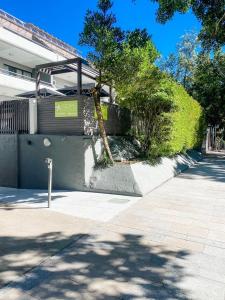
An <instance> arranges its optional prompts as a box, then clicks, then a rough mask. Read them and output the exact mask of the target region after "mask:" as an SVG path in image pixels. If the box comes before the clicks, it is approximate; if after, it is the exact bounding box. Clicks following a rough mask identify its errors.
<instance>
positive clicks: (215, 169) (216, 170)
mask: <svg viewBox="0 0 225 300" xmlns="http://www.w3.org/2000/svg"><path fill="white" fill-rule="evenodd" d="M200 177H203V178H205V179H207V180H210V181H217V182H225V155H224V156H223V155H213V154H212V155H210V154H208V155H206V156H205V158H204V161H203V163H202V164H200V165H198V167H194V168H190V169H188V170H187V171H186V172H185V173H183V174H181V176H180V178H185V179H199V178H200Z"/></svg>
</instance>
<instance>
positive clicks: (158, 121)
mask: <svg viewBox="0 0 225 300" xmlns="http://www.w3.org/2000/svg"><path fill="white" fill-rule="evenodd" d="M118 94H119V93H118ZM119 95H120V94H119ZM120 96H121V95H120ZM120 99H121V100H120V104H121V105H124V106H126V107H128V108H129V109H130V110H131V114H132V130H131V134H132V135H133V136H135V137H136V138H137V139H139V141H140V142H141V146H142V152H143V155H144V156H145V157H147V158H148V159H150V160H152V159H154V158H157V157H161V156H171V155H174V154H176V153H179V152H185V151H186V150H188V149H193V148H198V147H199V146H200V145H201V142H202V138H203V131H204V118H203V111H202V108H201V106H200V105H199V103H198V102H197V101H196V100H194V99H193V98H192V97H191V96H190V95H189V94H188V93H187V92H186V91H185V89H184V88H183V86H181V85H180V84H178V83H176V82H174V81H173V80H172V79H170V78H168V77H167V76H165V75H164V74H162V73H161V72H159V70H157V68H156V67H152V69H151V70H150V69H149V72H148V75H147V76H146V74H144V76H140V77H139V78H136V80H135V82H132V83H131V84H130V85H128V86H126V90H125V93H124V91H123V93H122V97H121V98H120Z"/></svg>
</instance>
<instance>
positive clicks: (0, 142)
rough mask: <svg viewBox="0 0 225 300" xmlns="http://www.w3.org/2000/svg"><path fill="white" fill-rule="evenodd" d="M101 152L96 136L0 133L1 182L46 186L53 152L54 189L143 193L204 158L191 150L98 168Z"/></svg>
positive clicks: (38, 186) (38, 187) (39, 187)
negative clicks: (154, 162) (150, 161)
mask: <svg viewBox="0 0 225 300" xmlns="http://www.w3.org/2000/svg"><path fill="white" fill-rule="evenodd" d="M45 138H48V139H49V140H50V142H51V145H50V146H49V147H46V146H44V139H45ZM17 141H18V145H17ZM17 149H18V152H17ZM101 152H102V143H101V141H100V140H99V139H97V138H96V137H95V138H93V139H92V138H91V137H85V136H64V135H19V136H18V140H17V136H16V135H8V136H7V135H1V136H0V186H9V187H16V186H19V187H20V188H33V189H46V188H47V182H48V169H47V166H46V164H45V158H47V157H50V158H52V159H53V188H54V189H72V190H80V191H93V192H104V193H117V194H130V195H145V194H146V193H148V192H150V191H151V190H153V189H155V188H156V187H157V186H159V185H161V184H162V183H164V182H165V181H167V180H169V179H170V178H172V177H174V176H175V175H176V174H177V173H179V172H181V171H183V170H184V169H186V168H188V167H189V166H191V165H193V164H194V163H196V162H197V161H198V160H199V159H201V155H200V154H199V153H197V152H195V151H192V152H190V154H189V155H177V156H176V157H174V158H162V159H161V161H160V162H159V163H158V164H157V165H154V166H152V165H149V164H147V163H143V162H140V163H134V164H122V163H116V164H115V165H114V166H113V167H108V168H104V169H96V168H95V164H96V161H97V159H98V158H99V157H100V154H101ZM17 157H18V160H17ZM18 170H19V171H18ZM18 178H19V179H18Z"/></svg>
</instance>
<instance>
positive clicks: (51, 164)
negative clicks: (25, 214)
mask: <svg viewBox="0 0 225 300" xmlns="http://www.w3.org/2000/svg"><path fill="white" fill-rule="evenodd" d="M45 162H46V164H47V166H48V208H50V207H51V200H52V167H53V163H52V159H51V158H46V159H45Z"/></svg>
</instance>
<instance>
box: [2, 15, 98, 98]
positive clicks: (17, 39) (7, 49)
mask: <svg viewBox="0 0 225 300" xmlns="http://www.w3.org/2000/svg"><path fill="white" fill-rule="evenodd" d="M80 56H81V55H80V54H79V53H78V51H77V50H76V49H75V48H74V47H72V46H70V45H68V44H66V43H65V42H63V41H61V40H59V39H57V38H55V37H54V36H52V35H50V34H48V33H47V32H45V31H43V30H42V29H40V28H38V27H36V26H35V25H33V24H31V23H25V22H23V21H21V20H19V19H17V18H15V17H13V16H11V15H10V14H8V13H7V12H5V11H3V10H0V100H7V99H15V98H17V97H18V96H17V95H19V94H22V93H26V92H30V91H34V90H35V80H36V79H35V66H36V65H40V64H45V63H51V62H57V61H62V60H65V59H72V58H76V57H80ZM86 72H90V73H93V70H92V69H91V68H88V67H87V70H86ZM76 80H77V76H76V74H74V72H72V73H65V74H57V75H54V76H50V75H48V74H41V88H47V89H50V90H53V91H56V90H58V89H60V90H62V89H64V88H67V87H68V86H76ZM82 81H83V84H86V85H90V84H93V83H94V81H93V80H91V79H90V78H88V77H85V76H83V78H82Z"/></svg>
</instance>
